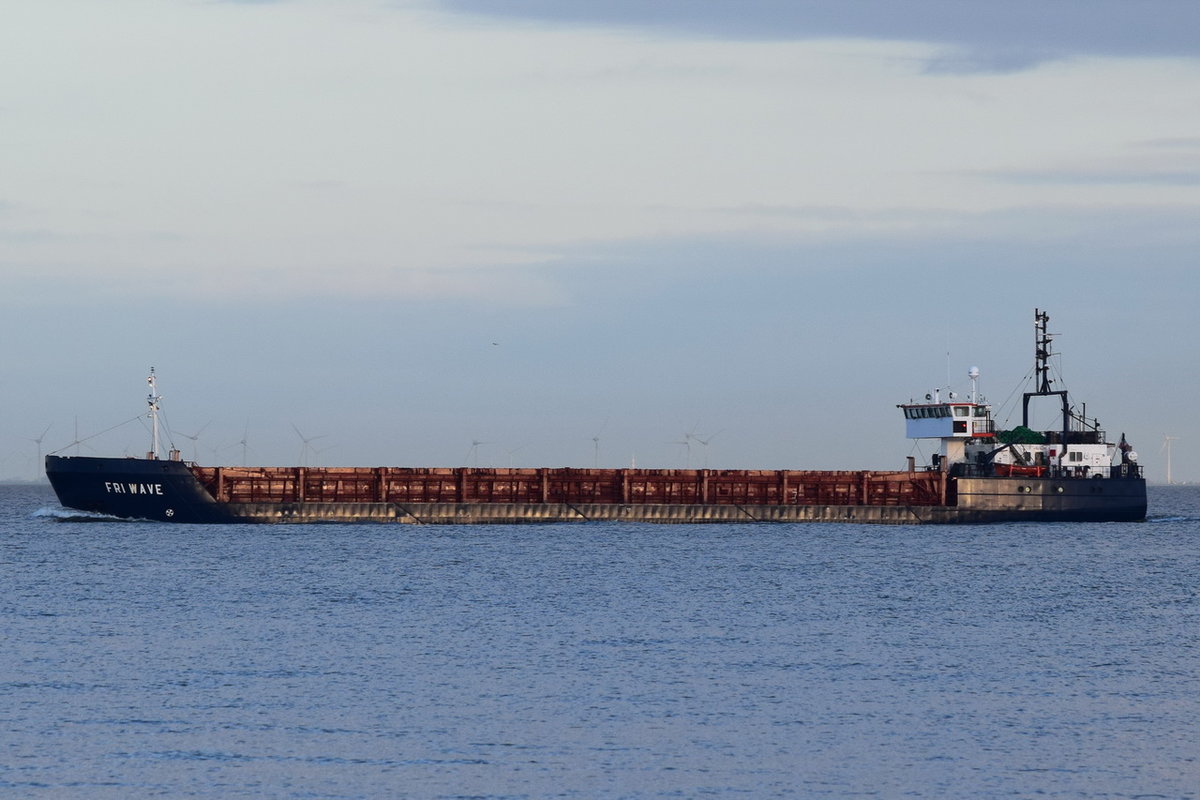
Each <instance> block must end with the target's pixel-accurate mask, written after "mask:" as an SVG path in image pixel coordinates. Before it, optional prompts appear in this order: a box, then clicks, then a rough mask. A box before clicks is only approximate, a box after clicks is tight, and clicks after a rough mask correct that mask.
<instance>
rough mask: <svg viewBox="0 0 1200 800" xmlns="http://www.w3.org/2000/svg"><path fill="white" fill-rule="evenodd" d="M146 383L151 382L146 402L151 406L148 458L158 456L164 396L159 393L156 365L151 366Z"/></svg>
mask: <svg viewBox="0 0 1200 800" xmlns="http://www.w3.org/2000/svg"><path fill="white" fill-rule="evenodd" d="M146 383H148V384H150V394H148V395H146V404H147V405H148V406H150V452H149V453H147V454H146V458H149V459H157V458H158V404H159V401H161V400H162V396H161V395H160V394H159V393H158V379H157V378H155V377H154V367H151V368H150V375H149V377H147V378H146Z"/></svg>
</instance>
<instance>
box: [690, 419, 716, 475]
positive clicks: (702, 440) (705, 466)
mask: <svg viewBox="0 0 1200 800" xmlns="http://www.w3.org/2000/svg"><path fill="white" fill-rule="evenodd" d="M723 430H725V429H724V428H722V429H721V430H720V431H717V432H716V433H714V434H712V435H711V436H709V437H708V438H707V439H701V438H700V437H699V436H696V435H695V434H688V435H689V436H691V437H692V438H693V439H695V440H696V441H697V442H699V443H700V444H701V445H703V446H704V468H705V469H708V443H709V442H711V441H712V440H713V439H715V438H717V437H718V436H720V435H721V431H723Z"/></svg>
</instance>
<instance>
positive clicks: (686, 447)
mask: <svg viewBox="0 0 1200 800" xmlns="http://www.w3.org/2000/svg"><path fill="white" fill-rule="evenodd" d="M667 444H677V445H679V446H680V447H682V448H683V453H684V456H683V467H684V469H688V468H690V467H691V465H692V434H691V433H690V432H689V433H685V434H684V435H683V438H682V439H679V440H677V441H673V442H667Z"/></svg>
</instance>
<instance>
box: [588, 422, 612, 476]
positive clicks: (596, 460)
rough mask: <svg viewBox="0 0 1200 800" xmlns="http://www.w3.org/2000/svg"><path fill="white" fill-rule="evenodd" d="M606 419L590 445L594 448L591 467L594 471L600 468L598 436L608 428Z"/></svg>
mask: <svg viewBox="0 0 1200 800" xmlns="http://www.w3.org/2000/svg"><path fill="white" fill-rule="evenodd" d="M608 420H609V418H608V417H605V418H604V424H602V425H601V426H600V430H598V431H596V435H595V436H593V437H592V445H593V446H594V447H595V453H594V456H593V461H592V466H593V467H595V468H596V469H599V468H600V434H602V433H604V429H605V428H607V427H608Z"/></svg>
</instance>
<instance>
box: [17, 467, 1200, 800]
mask: <svg viewBox="0 0 1200 800" xmlns="http://www.w3.org/2000/svg"><path fill="white" fill-rule="evenodd" d="M1150 491H1151V495H1150V505H1151V513H1150V518H1149V519H1148V520H1147V521H1146V522H1142V523H1108V524H1079V523H1053V524H1047V523H1021V524H997V525H977V526H924V527H922V526H888V525H852V524H846V525H832V524H812V523H809V524H776V525H769V524H747V525H725V524H711V525H710V524H705V525H680V526H671V525H664V526H654V525H646V524H618V523H591V524H566V525H546V526H540V525H522V526H501V525H496V526H445V527H439V526H433V527H415V526H407V525H387V524H364V525H341V524H324V525H285V526H266V525H262V526H252V525H227V526H219V525H214V526H200V525H196V526H192V525H179V524H175V525H172V524H160V523H152V522H101V521H94V522H80V521H64V516H66V515H65V514H64V513H63V512H62V510H61V509H60V508H59V506H58V504H57V503H56V501H55V500H54V497H53V494H52V493H51V492H50V490H49V488H48V487H45V486H37V485H28V486H5V487H0V580H2V583H0V587H2V589H0V591H2V594H0V796H4V797H20V798H54V799H55V800H58V799H59V798H88V799H89V800H92V799H94V798H122V800H124V799H125V798H151V797H156V798H157V797H163V798H176V797H178V798H305V799H307V798H339V799H340V798H347V799H349V798H356V799H357V798H447V799H450V798H455V799H457V800H466V799H467V798H470V799H471V800H476V799H479V800H482V799H484V798H487V799H488V800H500V799H501V798H504V799H505V800H507V799H509V798H522V799H524V798H530V799H531V800H532V799H538V800H540V799H541V798H589V799H590V798H703V797H720V798H777V797H778V798H1042V797H1044V798H1105V800H1109V799H1111V798H1172V799H1176V798H1200V487H1193V486H1170V487H1151V490H1150Z"/></svg>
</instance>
